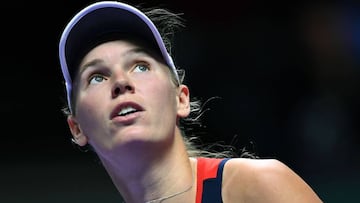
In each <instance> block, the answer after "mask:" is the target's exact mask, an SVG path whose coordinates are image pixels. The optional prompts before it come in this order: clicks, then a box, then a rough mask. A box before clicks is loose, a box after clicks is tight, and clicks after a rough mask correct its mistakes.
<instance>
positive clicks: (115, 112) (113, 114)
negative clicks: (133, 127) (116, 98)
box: [110, 101, 144, 119]
mask: <svg viewBox="0 0 360 203" xmlns="http://www.w3.org/2000/svg"><path fill="white" fill-rule="evenodd" d="M125 107H132V108H134V109H136V110H137V111H143V110H144V108H143V107H142V106H140V105H139V104H137V103H135V102H132V101H126V102H121V103H119V104H118V105H116V106H115V108H114V109H113V110H112V111H111V114H110V119H113V118H114V117H116V116H118V114H119V112H120V111H121V109H123V108H125Z"/></svg>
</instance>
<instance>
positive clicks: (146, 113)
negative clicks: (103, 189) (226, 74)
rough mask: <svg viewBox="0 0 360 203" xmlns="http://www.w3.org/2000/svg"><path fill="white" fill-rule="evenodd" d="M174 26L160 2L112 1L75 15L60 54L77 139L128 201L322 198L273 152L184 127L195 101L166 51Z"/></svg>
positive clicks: (175, 17) (196, 105)
mask: <svg viewBox="0 0 360 203" xmlns="http://www.w3.org/2000/svg"><path fill="white" fill-rule="evenodd" d="M179 26H182V23H181V18H180V17H179V16H178V15H176V14H173V13H171V12H169V11H167V10H165V9H152V10H148V11H145V10H144V11H140V10H138V9H137V8H135V7H133V6H130V5H128V4H124V3H120V2H115V1H103V2H97V3H93V4H91V5H89V6H88V7H86V8H84V9H83V10H81V11H80V12H79V13H77V14H76V15H75V16H74V17H73V18H72V20H71V21H70V22H69V23H68V25H67V26H66V28H65V30H64V32H63V34H62V36H61V39H60V44H59V56H60V63H61V68H62V73H63V76H64V79H65V87H66V91H67V107H66V108H65V109H64V113H65V114H66V115H67V122H68V125H69V128H70V131H71V133H72V136H73V141H74V143H76V144H77V145H79V146H82V147H83V146H90V147H91V149H92V150H93V151H94V152H95V153H96V155H97V156H98V157H99V159H100V161H101V163H102V165H103V166H104V168H105V170H106V171H107V172H108V174H109V175H110V177H111V179H112V181H113V183H114V185H115V186H116V188H117V190H118V191H119V193H120V194H121V196H122V197H123V199H124V201H125V202H127V203H132V202H134V203H135V202H139V203H140V202H181V203H183V202H197V203H200V202H230V203H233V202H293V203H295V202H301V203H303V202H307V203H310V202H321V200H320V198H319V197H318V196H317V195H316V194H315V192H314V191H313V190H312V189H311V187H310V186H309V185H308V184H306V183H305V182H304V181H303V180H302V179H301V178H300V177H299V176H298V175H297V174H295V173H294V172H293V171H292V170H291V169H290V168H288V167H287V166H286V165H284V164H283V163H281V162H280V161H278V160H275V159H252V158H240V157H230V156H227V155H228V154H229V153H227V152H226V151H225V152H224V153H219V154H216V153H211V152H207V151H206V150H199V149H197V148H196V147H195V146H194V145H193V144H192V143H191V138H189V137H187V136H186V135H185V134H186V133H185V130H186V128H184V126H185V124H187V123H188V122H189V121H190V122H197V120H196V116H197V115H199V113H201V108H200V104H199V102H198V101H191V99H190V92H189V88H188V87H187V86H186V85H185V84H183V83H182V81H183V78H184V71H182V70H177V69H176V67H175V65H174V63H173V60H172V58H171V56H170V54H169V53H170V37H171V34H172V33H173V32H174V29H175V28H176V27H179ZM193 116H195V119H194V117H193Z"/></svg>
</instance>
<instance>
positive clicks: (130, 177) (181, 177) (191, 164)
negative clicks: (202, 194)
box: [103, 135, 196, 203]
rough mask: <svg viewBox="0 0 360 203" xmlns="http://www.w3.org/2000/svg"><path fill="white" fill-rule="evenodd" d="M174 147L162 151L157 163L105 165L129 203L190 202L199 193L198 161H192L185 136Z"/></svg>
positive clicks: (137, 160) (136, 159)
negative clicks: (196, 192) (197, 179)
mask: <svg viewBox="0 0 360 203" xmlns="http://www.w3.org/2000/svg"><path fill="white" fill-rule="evenodd" d="M171 145H172V146H171V147H169V148H168V150H167V151H166V152H164V151H162V152H161V154H157V155H156V156H153V157H152V158H153V159H149V158H148V157H147V158H146V159H142V158H141V156H140V157H132V158H131V159H128V160H126V161H124V160H122V161H121V164H118V165H114V163H113V162H106V161H103V164H104V167H105V169H106V170H107V171H108V173H109V175H110V177H111V178H112V181H113V183H114V184H115V186H116V188H117V189H118V191H119V192H120V194H121V196H122V197H123V198H124V199H125V200H126V202H127V203H132V202H134V203H135V202H147V203H158V202H163V201H165V200H169V201H170V199H171V202H174V200H175V199H181V198H184V197H185V196H186V197H187V198H190V197H191V195H190V194H189V193H194V192H195V190H194V189H195V188H196V187H194V186H193V185H194V184H195V179H196V173H195V169H196V167H195V161H191V160H190V159H189V157H188V155H187V151H186V147H185V145H184V143H183V138H182V137H181V135H178V136H175V138H174V141H173V143H172V144H171ZM127 153H129V152H127ZM144 153H146V152H144ZM155 157H156V158H155ZM124 163H126V165H125V166H124ZM185 194H186V195H185ZM193 196H194V199H195V195H193ZM183 202H184V201H183ZM185 202H186V201H185Z"/></svg>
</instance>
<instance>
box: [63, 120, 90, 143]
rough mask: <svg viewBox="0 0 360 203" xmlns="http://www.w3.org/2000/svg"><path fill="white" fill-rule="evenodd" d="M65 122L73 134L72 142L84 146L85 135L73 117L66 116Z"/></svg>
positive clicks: (85, 141)
mask: <svg viewBox="0 0 360 203" xmlns="http://www.w3.org/2000/svg"><path fill="white" fill-rule="evenodd" d="M67 123H68V126H69V128H70V132H71V134H72V136H73V139H72V140H73V142H75V143H76V144H78V145H79V146H85V145H86V144H87V141H88V139H87V137H86V136H85V135H84V134H83V133H82V130H81V128H80V125H79V123H78V122H77V121H76V119H75V117H74V116H72V115H70V116H68V117H67Z"/></svg>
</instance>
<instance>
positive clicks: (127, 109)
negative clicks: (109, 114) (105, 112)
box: [118, 106, 136, 116]
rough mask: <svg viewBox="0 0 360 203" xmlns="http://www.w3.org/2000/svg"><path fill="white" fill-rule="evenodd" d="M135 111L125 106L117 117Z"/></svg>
mask: <svg viewBox="0 0 360 203" xmlns="http://www.w3.org/2000/svg"><path fill="white" fill-rule="evenodd" d="M134 111H136V109H134V108H133V107H131V106H127V107H125V108H123V109H121V111H120V112H119V113H118V115H119V116H122V115H125V114H128V113H130V112H134Z"/></svg>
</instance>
